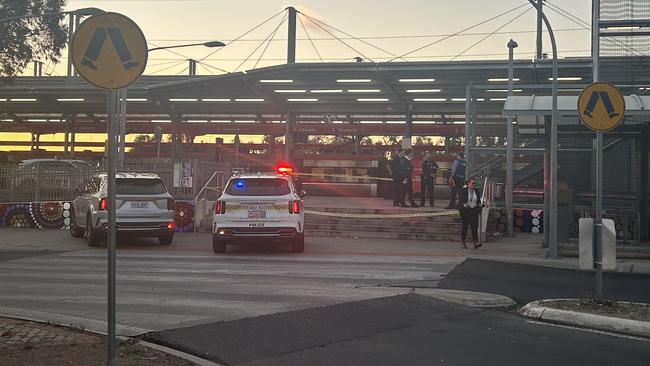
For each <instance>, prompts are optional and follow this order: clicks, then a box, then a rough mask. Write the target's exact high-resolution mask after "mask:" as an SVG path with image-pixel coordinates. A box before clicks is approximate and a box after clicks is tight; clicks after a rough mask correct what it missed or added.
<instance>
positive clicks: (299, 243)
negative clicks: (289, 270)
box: [291, 235, 305, 253]
mask: <svg viewBox="0 0 650 366" xmlns="http://www.w3.org/2000/svg"><path fill="white" fill-rule="evenodd" d="M291 251H292V252H294V253H302V252H304V251H305V237H304V236H302V235H301V236H299V237H297V238H295V239H294V240H293V242H292V243H291Z"/></svg>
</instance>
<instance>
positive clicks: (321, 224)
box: [305, 207, 461, 241]
mask: <svg viewBox="0 0 650 366" xmlns="http://www.w3.org/2000/svg"><path fill="white" fill-rule="evenodd" d="M308 209H309V208H308ZM313 211H320V212H328V213H342V214H359V215H364V214H373V215H377V214H380V215H393V214H410V213H425V212H431V209H429V208H427V209H425V208H410V209H353V208H325V207H319V208H315V209H313ZM460 231H461V223H460V218H458V215H450V216H435V217H404V218H364V217H354V218H349V217H331V216H321V215H316V214H309V213H308V214H306V215H305V235H306V236H325V237H341V238H371V239H397V240H423V241H460Z"/></svg>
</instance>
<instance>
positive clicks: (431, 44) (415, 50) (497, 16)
mask: <svg viewBox="0 0 650 366" xmlns="http://www.w3.org/2000/svg"><path fill="white" fill-rule="evenodd" d="M524 6H529V4H522V5H519V6H516V7H514V8H512V9H510V10H507V11H505V12H503V13H500V14H497V15H495V16H493V17H491V18H489V19H486V20H484V21H481V22H479V23H476V24H474V25H472V26H470V27H467V28H465V29H462V30H460V31H458V32H456V33H452V34H450V35H448V36H445V37H443V38H441V39H438V40H435V41H433V42H430V43H428V44H426V45H424V46H421V47H418V48H416V49H414V50H413V51H409V52H407V53H404V54H402V55H400V56H399V57H395V58H393V59H391V60H389V61H388V62H392V61H394V60H397V59H398V58H403V57H404V56H408V55H410V54H412V53H415V52H418V51H421V50H423V49H425V48H427V47H430V46H433V45H434V44H437V43H440V42H442V41H445V40H447V39H449V38H451V37H454V36H457V35H459V34H461V33H465V32H466V31H468V30H470V29H474V28H476V27H478V26H481V25H483V24H485V23H489V22H491V21H492V20H495V19H498V18H500V17H502V16H504V15H506V14H509V13H510V12H513V11H516V10H519V9H521V8H523V7H524Z"/></svg>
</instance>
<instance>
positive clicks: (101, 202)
mask: <svg viewBox="0 0 650 366" xmlns="http://www.w3.org/2000/svg"><path fill="white" fill-rule="evenodd" d="M99 209H100V210H101V211H104V210H106V198H102V199H100V200H99Z"/></svg>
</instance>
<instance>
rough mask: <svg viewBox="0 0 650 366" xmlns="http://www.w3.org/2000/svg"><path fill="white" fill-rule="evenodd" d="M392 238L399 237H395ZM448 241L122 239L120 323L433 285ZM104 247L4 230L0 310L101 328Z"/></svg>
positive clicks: (457, 257)
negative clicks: (297, 250)
mask: <svg viewBox="0 0 650 366" xmlns="http://www.w3.org/2000/svg"><path fill="white" fill-rule="evenodd" d="M398 244H399V245H398ZM455 247H456V246H451V245H450V246H448V247H447V246H445V245H442V246H438V247H431V246H430V245H426V243H421V242H402V243H395V242H392V241H382V240H361V239H359V240H355V239H336V238H334V239H332V238H309V239H307V240H306V251H305V253H303V254H294V253H290V252H288V251H287V250H283V248H273V249H271V248H268V247H263V246H260V247H257V248H233V250H232V251H231V252H230V253H228V254H222V255H215V254H214V253H212V249H211V241H210V236H209V235H206V234H180V235H177V237H176V238H175V241H174V243H173V244H172V245H171V246H160V245H158V244H157V243H156V241H155V240H125V241H123V242H121V243H120V244H119V249H118V253H117V322H118V333H121V334H126V335H136V334H141V333H144V332H147V331H150V330H161V329H169V328H177V327H183V326H188V325H196V324H206V323H212V322H217V321H230V320H235V319H242V318H248V317H254V316H259V315H265V314H274V313H279V312H287V311H294V310H300V309H307V308H312V307H319V306H324V305H332V304H339V303H345V302H350V301H359V300H364V299H372V298H378V297H384V296H392V295H396V294H402V293H407V292H408V291H410V288H408V286H409V285H410V284H412V283H425V284H426V285H427V286H435V285H437V283H438V282H439V281H440V280H441V279H442V278H443V276H444V275H445V274H446V273H448V272H449V271H451V270H452V269H453V267H454V266H455V265H457V264H458V263H460V261H462V260H463V259H464V257H463V253H462V252H461V251H459V250H458V249H457V248H455ZM106 262H107V260H106V250H105V249H101V248H88V247H87V246H86V244H85V242H84V241H83V240H81V239H73V238H70V236H69V234H68V233H66V232H61V231H38V230H6V231H5V230H3V235H2V236H1V237H0V294H1V296H0V314H5V315H12V314H13V315H17V316H25V317H30V318H37V319H43V318H45V319H47V320H52V321H56V322H62V323H66V324H74V325H76V326H79V327H84V328H87V329H91V330H98V331H105V329H106V325H105V319H106V291H107V290H106V278H107V277H106V271H107V270H106Z"/></svg>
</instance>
